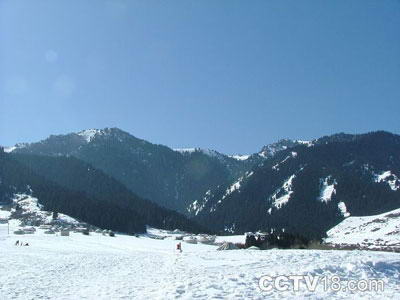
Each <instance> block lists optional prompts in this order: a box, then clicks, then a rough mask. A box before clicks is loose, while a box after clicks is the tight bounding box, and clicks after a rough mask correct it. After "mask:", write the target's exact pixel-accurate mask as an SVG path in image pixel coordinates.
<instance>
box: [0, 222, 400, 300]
mask: <svg viewBox="0 0 400 300" xmlns="http://www.w3.org/2000/svg"><path fill="white" fill-rule="evenodd" d="M17 239H19V240H23V241H24V242H28V243H29V244H30V246H29V247H17V246H14V243H15V241H16V240H17ZM175 244H176V241H174V240H172V239H166V240H156V239H150V238H147V237H144V236H142V237H139V238H137V237H132V236H124V235H117V236H116V237H114V238H112V237H108V236H103V235H101V234H96V233H92V234H91V235H90V236H84V235H82V234H78V233H72V234H71V236H69V237H61V236H57V235H45V234H43V232H41V231H40V230H38V232H37V233H35V234H34V235H29V236H14V235H10V236H7V231H6V225H0V249H1V255H0V265H1V266H2V267H3V266H7V267H6V268H2V272H0V299H176V298H180V299H281V298H289V299H299V298H311V299H323V298H328V297H329V298H330V299H344V298H348V297H349V296H351V297H352V298H359V297H360V296H362V297H363V299H374V298H376V297H377V295H376V294H375V293H368V292H362V293H360V294H357V293H355V294H351V295H349V294H347V293H345V292H338V293H336V292H333V291H323V287H322V286H319V287H318V289H317V292H315V293H312V292H308V291H306V290H305V289H301V290H300V291H299V292H296V293H295V292H292V291H285V292H279V291H277V290H273V291H271V292H261V291H260V289H259V288H258V280H259V278H260V276H262V275H270V276H277V275H280V274H286V275H290V274H311V275H316V276H324V275H326V276H332V275H338V276H341V278H342V279H343V280H350V279H361V278H382V279H383V280H384V281H385V291H384V292H383V293H380V294H379V297H380V298H381V299H390V298H391V299H395V296H396V294H397V293H398V285H399V284H400V279H399V275H400V274H399V268H400V265H399V258H400V256H399V255H398V254H394V253H379V252H365V251H364V252H363V251H353V252H351V251H314V250H312V251H311V250H309V251H307V250H269V251H250V250H231V251H216V247H215V246H210V245H202V244H196V245H194V244H187V243H183V244H182V246H183V252H182V253H177V252H175V250H174V249H175ZM397 295H398V294H397Z"/></svg>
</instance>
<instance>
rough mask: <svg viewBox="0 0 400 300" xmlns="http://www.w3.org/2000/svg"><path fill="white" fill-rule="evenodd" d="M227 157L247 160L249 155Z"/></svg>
mask: <svg viewBox="0 0 400 300" xmlns="http://www.w3.org/2000/svg"><path fill="white" fill-rule="evenodd" d="M229 157H231V158H234V159H236V160H247V159H248V158H249V157H250V155H230V156H229Z"/></svg>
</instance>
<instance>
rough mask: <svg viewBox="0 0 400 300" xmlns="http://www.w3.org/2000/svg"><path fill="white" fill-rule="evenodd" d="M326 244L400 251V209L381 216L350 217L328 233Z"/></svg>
mask: <svg viewBox="0 0 400 300" xmlns="http://www.w3.org/2000/svg"><path fill="white" fill-rule="evenodd" d="M327 236H328V237H327V238H326V239H325V242H326V243H330V244H341V245H360V246H361V247H363V248H370V249H374V248H375V249H376V248H378V249H379V248H388V247H389V248H390V247H393V248H397V249H400V209H395V210H392V211H389V212H386V213H383V214H380V215H374V216H367V217H349V218H347V219H345V220H343V221H342V222H341V223H339V224H338V225H336V226H335V227H333V228H332V229H330V230H329V231H328V232H327Z"/></svg>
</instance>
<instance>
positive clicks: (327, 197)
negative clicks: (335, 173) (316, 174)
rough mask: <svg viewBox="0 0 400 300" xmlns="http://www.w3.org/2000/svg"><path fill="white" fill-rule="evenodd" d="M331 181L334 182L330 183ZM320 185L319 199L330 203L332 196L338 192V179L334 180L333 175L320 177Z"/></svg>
mask: <svg viewBox="0 0 400 300" xmlns="http://www.w3.org/2000/svg"><path fill="white" fill-rule="evenodd" d="M329 182H332V183H331V184H329ZM320 185H321V192H320V195H319V197H318V199H319V200H320V201H321V202H325V203H328V202H329V201H331V199H332V196H333V195H334V194H336V189H335V186H336V185H337V182H336V180H332V178H331V176H328V177H326V178H321V179H320Z"/></svg>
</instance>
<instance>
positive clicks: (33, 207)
mask: <svg viewBox="0 0 400 300" xmlns="http://www.w3.org/2000/svg"><path fill="white" fill-rule="evenodd" d="M12 205H13V206H14V207H13V208H12V209H11V210H10V211H5V210H3V206H0V212H1V213H0V217H2V218H3V217H7V218H8V219H10V220H11V222H12V223H15V224H17V225H21V224H22V225H34V224H50V223H51V222H52V221H53V212H50V211H45V210H43V206H42V205H41V204H40V203H39V200H38V199H37V198H35V197H33V196H32V195H29V194H25V193H17V194H15V195H14V197H13V199H12ZM57 220H58V221H61V222H63V223H67V224H78V223H79V222H78V221H77V220H76V219H74V218H72V217H70V216H68V215H65V214H62V213H58V217H57Z"/></svg>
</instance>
